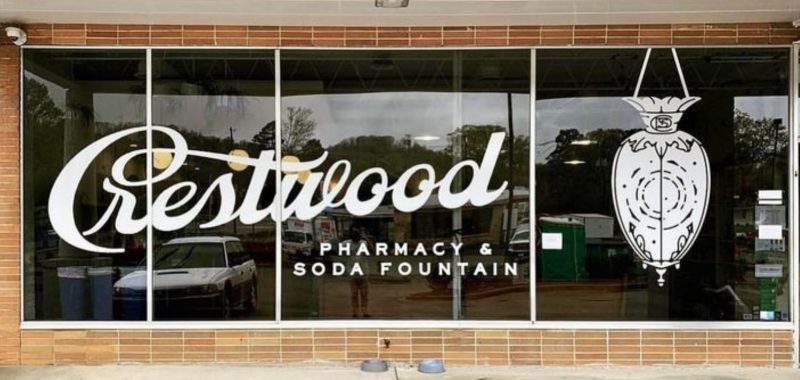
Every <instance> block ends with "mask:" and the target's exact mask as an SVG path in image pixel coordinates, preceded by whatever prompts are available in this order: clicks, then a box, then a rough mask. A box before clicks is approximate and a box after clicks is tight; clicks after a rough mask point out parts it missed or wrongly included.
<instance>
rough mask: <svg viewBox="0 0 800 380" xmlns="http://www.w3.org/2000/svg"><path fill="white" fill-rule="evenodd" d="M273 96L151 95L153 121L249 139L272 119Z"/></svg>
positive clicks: (218, 134) (203, 132)
mask: <svg viewBox="0 0 800 380" xmlns="http://www.w3.org/2000/svg"><path fill="white" fill-rule="evenodd" d="M273 99H274V98H273V97H267V96H237V97H231V96H203V95H157V96H154V97H153V123H154V124H158V125H170V124H174V125H177V126H180V127H182V128H185V129H188V130H192V131H195V132H198V133H201V134H203V135H204V136H214V137H220V138H227V137H230V130H229V128H233V129H234V131H233V136H234V139H235V140H237V141H238V140H251V139H252V138H253V136H255V135H256V134H257V133H258V132H259V131H260V130H261V128H263V127H264V126H265V125H267V123H269V122H271V121H274V120H275V104H274V101H273Z"/></svg>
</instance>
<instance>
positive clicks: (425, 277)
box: [281, 50, 530, 320]
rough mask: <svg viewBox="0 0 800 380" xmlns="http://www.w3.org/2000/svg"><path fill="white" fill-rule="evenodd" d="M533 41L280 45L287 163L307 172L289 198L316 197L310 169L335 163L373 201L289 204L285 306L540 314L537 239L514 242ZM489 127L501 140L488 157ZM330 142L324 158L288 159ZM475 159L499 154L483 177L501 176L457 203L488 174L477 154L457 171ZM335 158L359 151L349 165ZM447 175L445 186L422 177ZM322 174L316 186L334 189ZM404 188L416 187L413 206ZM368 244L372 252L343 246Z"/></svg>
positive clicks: (331, 314)
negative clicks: (521, 44)
mask: <svg viewBox="0 0 800 380" xmlns="http://www.w3.org/2000/svg"><path fill="white" fill-rule="evenodd" d="M529 55H530V53H529V51H527V50H520V51H514V50H507V51H481V52H477V51H476V52H460V51H425V52H420V51H405V52H400V51H380V52H376V51H373V52H367V51H359V52H355V51H313V52H298V51H289V52H285V53H284V54H283V59H282V66H281V69H282V73H283V77H282V87H281V88H282V102H281V104H282V113H283V115H282V128H281V141H282V150H283V156H284V158H283V161H282V162H283V163H284V166H283V169H282V171H283V172H284V173H287V174H289V175H291V174H294V175H295V176H296V177H297V180H298V182H297V183H296V184H295V185H294V186H292V187H286V186H284V189H285V191H287V193H286V194H284V198H285V199H287V202H289V203H292V202H295V201H296V200H297V199H303V198H304V197H306V195H304V193H303V191H306V189H307V188H308V186H309V185H308V184H304V183H303V182H305V181H310V178H313V173H314V172H315V171H319V172H321V173H328V174H329V175H330V176H331V177H330V181H329V182H328V184H327V186H329V187H334V188H335V187H336V186H343V187H344V188H345V189H346V191H347V192H352V195H353V197H354V198H357V199H358V200H361V201H363V202H367V200H372V202H373V204H372V205H371V206H370V207H368V208H366V212H361V209H360V208H358V207H351V206H352V204H353V203H356V202H349V201H348V202H338V203H337V202H333V205H332V206H331V207H327V208H325V209H324V211H323V212H321V213H320V214H319V215H317V216H315V217H314V218H312V219H310V220H302V219H301V218H298V217H296V216H295V215H294V214H292V213H293V210H292V209H291V208H289V209H288V210H289V211H284V213H285V214H288V215H287V216H288V219H286V221H285V222H284V225H283V235H282V255H283V263H284V268H283V272H282V273H283V297H282V299H283V304H282V318H283V319H287V320H291V319H351V318H373V319H444V320H446V319H520V320H527V319H529V318H530V311H529V310H530V304H529V301H528V300H529V282H528V273H529V272H528V255H527V244H528V241H527V240H524V241H523V240H520V241H518V243H519V246H520V247H523V246H524V248H525V249H524V250H520V252H519V254H518V255H512V254H511V247H510V245H509V241H511V240H512V236H516V234H519V233H521V232H522V231H524V230H526V229H527V228H528V227H527V226H528V224H527V222H526V218H527V213H528V205H529V203H528V202H529V197H530V195H529V191H528V183H529V177H528V175H527V173H528V171H529V166H528V157H529V154H528V152H529V150H528V145H529V141H530V140H529V119H528V117H529V115H528V109H529V107H528V104H529V88H530V84H529V78H528V73H529V72H530V60H529ZM493 136H496V138H500V139H502V140H497V143H498V144H497V147H498V148H499V149H498V150H497V152H496V153H495V154H496V157H489V156H491V154H492V153H491V149H489V147H490V146H491V142H490V141H491V140H492V137H493ZM323 152H327V154H328V156H327V158H326V159H325V160H324V161H323V162H322V163H321V164H320V165H319V166H318V167H317V168H316V169H314V170H310V171H306V172H303V171H300V172H295V171H293V170H289V169H288V167H287V166H286V163H288V162H296V161H303V162H305V161H311V160H315V159H317V158H319V157H320V156H321V155H322V154H323ZM487 152H490V153H488V154H487ZM485 157H488V158H485ZM470 160H471V161H472V162H474V163H478V164H483V165H484V166H489V165H491V167H486V168H483V169H484V171H485V174H486V175H485V177H486V178H485V179H486V185H488V189H487V190H496V189H498V188H500V189H501V190H499V191H498V192H497V193H496V194H494V195H493V196H492V198H491V199H488V200H487V201H486V202H484V204H473V203H467V204H465V205H464V207H454V206H452V204H453V203H455V202H457V201H458V197H457V196H455V195H454V194H458V193H462V191H463V190H464V189H467V188H469V186H471V183H472V182H473V180H474V179H475V180H476V181H474V182H476V183H477V182H479V181H480V179H479V178H476V177H479V176H480V175H479V174H476V173H475V172H474V171H470V170H469V168H467V169H464V170H460V171H452V170H453V168H454V167H456V168H457V167H458V165H459V162H463V161H470ZM337 162H349V166H348V167H349V169H350V170H349V175H348V173H347V172H346V170H345V168H344V167H345V164H337ZM420 165H422V166H420ZM461 166H464V165H463V164H461ZM414 168H417V169H414ZM424 168H427V170H426V169H424ZM451 171H452V172H451ZM360 173H371V174H370V175H369V176H366V177H364V178H359V177H358V176H359V175H360ZM447 173H451V174H449V177H448V174H447ZM443 179H446V181H445V180H443ZM438 181H443V182H447V183H449V188H447V189H446V190H447V191H444V190H442V189H441V188H439V189H436V190H435V191H432V190H426V189H428V188H429V186H428V185H430V183H433V182H438ZM397 183H400V184H402V186H399V185H394V186H395V187H394V188H393V190H392V191H393V192H389V191H386V188H387V187H388V186H393V185H392V184H397ZM426 183H427V184H428V185H426ZM504 184H505V185H504ZM325 186H326V184H325V183H324V182H322V183H321V184H320V185H319V186H318V187H317V188H316V190H312V191H313V192H314V193H313V196H312V199H315V200H318V199H321V198H324V195H325V194H326V193H328V192H330V190H327V191H326V189H325ZM445 186H446V185H445ZM442 187H444V186H442ZM342 192H343V193H344V192H345V190H342ZM398 192H399V193H400V194H399V195H398V194H396V193H398ZM473 192H475V193H477V191H475V190H473ZM445 193H446V194H445ZM347 196H348V195H345V197H347ZM406 196H407V197H413V198H415V199H418V200H420V201H419V203H418V204H417V205H416V206H414V207H411V208H410V209H405V208H404V207H405V206H403V202H402V200H401V199H400V198H403V197H406ZM341 199H342V198H341V197H339V198H335V197H334V198H333V200H334V201H335V200H341ZM415 202H416V201H415ZM412 203H413V202H412ZM459 244H463V245H459ZM453 245H456V246H458V248H453ZM360 247H364V249H365V251H366V252H368V254H369V255H361V256H356V255H355V254H350V255H348V254H347V252H348V251H353V253H354V252H355V251H356V250H358V249H359V248H360ZM481 248H483V249H484V250H483V251H482V250H481ZM406 250H407V252H406ZM415 252H416V253H415ZM454 252H458V255H455V254H454ZM481 252H483V254H482V253H481ZM489 252H491V253H490V254H488V253H489ZM459 265H463V267H464V269H463V272H464V275H461V274H459V272H460V269H459ZM443 267H446V268H451V269H452V270H451V271H450V272H449V273H448V272H447V271H442V270H440V269H441V268H443ZM354 268H359V269H358V270H356V269H354ZM479 268H481V269H479ZM507 268H513V270H514V272H513V273H511V272H510V271H507ZM484 270H485V272H484Z"/></svg>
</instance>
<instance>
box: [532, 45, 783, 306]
mask: <svg viewBox="0 0 800 380" xmlns="http://www.w3.org/2000/svg"><path fill="white" fill-rule="evenodd" d="M676 53H677V58H678V59H677V61H678V62H679V64H680V67H681V68H682V72H683V75H684V76H685V82H686V91H684V89H683V88H682V85H681V77H680V74H679V72H678V70H677V69H676V58H675V57H674V56H673V54H672V53H671V51H670V49H654V50H653V51H652V54H651V56H650V57H649V62H648V64H647V65H646V68H645V71H644V75H643V78H642V80H641V87H640V88H639V86H638V85H637V81H638V79H639V74H640V70H641V68H642V66H643V64H644V61H645V55H646V50H644V49H624V50H622V49H620V50H611V49H584V50H572V49H563V50H562V49H559V50H540V51H539V52H538V53H537V74H538V75H537V82H536V95H537V101H536V158H535V159H536V179H537V181H536V183H537V187H536V212H537V235H538V236H539V237H540V239H539V240H538V241H539V242H540V244H539V245H537V253H538V254H537V256H538V257H537V260H538V261H537V264H538V265H537V276H536V277H537V287H536V288H537V318H538V319H539V320H647V321H664V320H671V321H680V320H686V321H703V320H710V321H717V320H762V321H786V320H788V318H789V314H788V313H789V305H790V295H789V289H790V287H791V284H790V280H789V279H790V274H789V252H788V251H787V247H788V246H789V244H788V237H789V235H788V232H789V228H790V226H788V224H787V205H788V155H789V151H788V146H789V145H788V144H789V132H788V129H787V125H788V120H789V114H788V105H789V99H788V83H787V78H788V71H789V66H788V63H789V59H788V53H789V51H788V49H784V48H770V49H740V48H736V49H703V48H698V49H677V51H676ZM637 90H638V91H639V93H638V96H639V98H637V99H628V100H623V98H626V97H633V96H635V95H634V93H635V92H636V91H637ZM686 92H688V94H687V93H686ZM668 96H674V97H675V98H674V99H671V100H660V99H663V98H664V97H668ZM690 96H691V97H699V100H687V99H688V98H689V97H690ZM645 97H653V98H645ZM659 102H661V103H659ZM652 109H655V110H654V111H653V110H652ZM678 118H679V123H677V120H678ZM643 121H645V122H646V123H649V124H643V123H642V122H643ZM674 123H677V130H678V131H682V132H685V133H686V134H688V135H682V136H683V137H682V139H681V140H668V137H665V136H667V135H668V134H669V133H668V132H666V131H668V128H674ZM661 128H663V129H661ZM642 131H646V133H650V136H656V137H647V138H644V139H643V138H641V137H636V136H642V135H634V134H636V133H640V132H642ZM661 131H663V132H661ZM687 136H688V137H687ZM626 139H627V140H626ZM637 139H638V140H637ZM648 139H649V140H648ZM659 139H660V140H659ZM623 141H624V142H623ZM637 141H638V142H639V143H638V145H637V143H636V142H637ZM695 141H696V142H698V143H699V144H700V146H699V147H698V146H697V144H696V143H695ZM648 143H650V144H651V145H650V148H648V147H647V144H648ZM659 144H662V145H659ZM670 144H672V145H671V147H670ZM641 147H645V148H644V149H641ZM676 147H689V148H687V149H683V150H682V151H679V152H677V153H676V151H675V150H674V148H676ZM626 149H627V150H626ZM648 149H661V151H660V152H662V153H663V152H667V151H669V150H670V149H673V150H672V151H670V152H671V153H663V154H662V155H661V156H659V155H657V154H656V155H655V156H648V155H647V154H646V152H648V151H652V152H655V150H648ZM700 150H703V151H704V152H705V153H704V154H703V153H701V152H700ZM654 154H655V153H654ZM654 157H655V158H654ZM659 157H662V159H660V160H659ZM654 160H655V161H654ZM654 162H655V164H654ZM659 162H661V164H659ZM706 162H707V168H704V166H705V165H704V164H705V163H706ZM653 165H656V166H653ZM658 165H661V166H660V167H658ZM627 186H630V187H627ZM651 193H652V194H656V195H655V196H652V197H651V195H650V194H651ZM706 194H707V195H706ZM706 197H707V198H706ZM704 206H705V207H704ZM620 215H622V216H620ZM676 215H680V216H681V218H680V220H675V221H674V223H673V222H671V220H672V219H670V218H675V216H676ZM620 220H625V221H626V223H625V224H624V225H623V224H621V223H620V222H619V221H620ZM698 221H699V222H698ZM642 228H643V229H645V230H641V229H642ZM792 228H796V227H792ZM649 231H653V232H649ZM676 231H679V232H676ZM631 236H632V237H633V238H631ZM645 237H646V238H645ZM651 237H652V239H651ZM559 238H560V239H561V241H560V242H558V241H554V239H555V240H559ZM639 239H640V240H639ZM630 240H633V241H634V244H636V246H638V251H641V252H644V254H642V256H645V257H647V256H648V255H653V256H656V253H658V250H659V249H661V250H663V251H664V253H665V254H666V256H662V257H661V258H656V257H653V258H652V260H650V261H649V264H648V265H645V266H644V267H643V265H642V264H643V261H642V259H640V258H638V257H637V254H636V253H637V252H635V251H637V249H634V245H632V244H631V243H630ZM670 243H672V244H674V247H676V248H669V247H668V244H670ZM659 246H660V247H661V248H658V247H659ZM653 247H656V248H653ZM686 247H689V248H686ZM668 249H670V251H667V250H668ZM659 266H661V267H659ZM662 267H663V268H662ZM661 280H663V282H662V281H661Z"/></svg>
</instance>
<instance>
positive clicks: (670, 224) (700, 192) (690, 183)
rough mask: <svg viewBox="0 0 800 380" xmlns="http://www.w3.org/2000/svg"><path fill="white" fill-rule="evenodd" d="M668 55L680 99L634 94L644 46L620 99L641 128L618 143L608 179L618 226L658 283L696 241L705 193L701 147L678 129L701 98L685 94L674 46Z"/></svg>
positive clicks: (705, 169) (705, 161) (704, 161)
mask: <svg viewBox="0 0 800 380" xmlns="http://www.w3.org/2000/svg"><path fill="white" fill-rule="evenodd" d="M672 54H673V57H674V60H675V65H676V66H677V68H678V73H679V76H680V79H681V83H682V85H683V89H684V97H683V98H678V97H666V98H654V97H639V96H638V93H639V88H640V86H641V81H642V76H643V74H644V68H645V67H646V66H647V61H648V59H649V57H650V50H649V49H648V51H647V55H646V56H645V60H644V64H643V67H642V72H641V74H640V76H639V82H638V84H637V86H636V91H635V93H634V96H633V97H630V98H623V100H624V101H626V102H628V103H629V104H630V105H632V106H633V107H634V108H636V110H637V111H639V114H640V115H641V117H642V121H643V122H644V124H645V130H644V131H640V132H637V133H635V134H633V135H632V136H630V137H628V138H627V139H625V140H624V141H623V142H622V143H621V144H620V147H619V149H618V150H617V154H616V156H615V157H614V165H613V173H612V179H611V182H612V194H613V197H614V205H615V208H616V214H617V220H618V221H619V224H620V228H621V229H622V232H623V234H624V235H625V239H626V240H627V241H628V244H630V245H631V247H632V248H633V250H634V252H635V253H636V255H637V256H638V257H639V258H640V259H641V260H642V264H643V267H645V268H647V267H648V266H651V267H654V268H655V269H656V272H657V273H658V276H659V278H658V284H659V286H664V282H665V281H664V273H666V271H667V268H669V267H671V266H675V268H676V269H677V268H680V261H681V259H682V258H683V257H684V256H685V255H686V254H687V253H688V252H689V249H690V248H691V247H692V245H693V244H694V242H695V240H696V239H697V235H698V233H699V232H700V228H701V227H702V225H703V221H704V219H705V216H706V210H707V208H708V197H709V178H710V177H709V176H710V171H709V164H708V156H707V155H706V151H705V150H704V149H703V146H702V145H701V144H700V142H699V141H698V140H697V139H696V138H694V137H693V136H692V135H690V134H688V133H686V132H683V131H679V130H678V129H677V128H678V122H679V121H680V119H681V116H682V115H683V112H684V111H686V109H687V108H689V106H691V105H692V104H694V103H696V102H697V101H699V100H700V98H699V97H695V96H689V93H688V90H687V87H686V83H685V80H684V78H683V73H682V71H681V68H680V64H679V62H678V56H677V54H676V52H675V49H672Z"/></svg>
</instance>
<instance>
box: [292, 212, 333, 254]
mask: <svg viewBox="0 0 800 380" xmlns="http://www.w3.org/2000/svg"><path fill="white" fill-rule="evenodd" d="M335 239H336V228H335V227H334V223H333V221H332V220H331V219H330V218H329V217H327V216H318V217H316V218H314V219H312V220H300V219H297V218H289V219H288V220H287V221H286V222H284V223H283V229H282V231H281V240H282V251H283V252H286V253H288V254H289V257H290V258H292V259H293V260H295V261H311V260H315V259H316V258H317V256H318V255H317V253H318V250H319V243H320V242H323V241H331V240H335Z"/></svg>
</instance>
